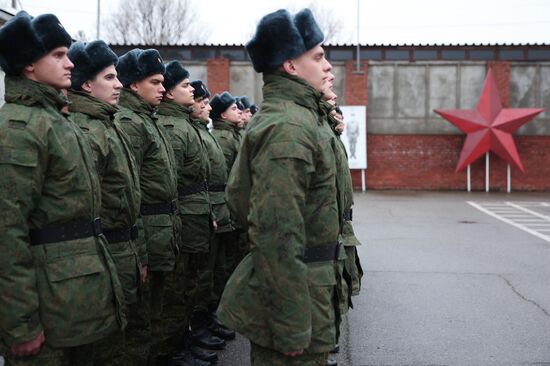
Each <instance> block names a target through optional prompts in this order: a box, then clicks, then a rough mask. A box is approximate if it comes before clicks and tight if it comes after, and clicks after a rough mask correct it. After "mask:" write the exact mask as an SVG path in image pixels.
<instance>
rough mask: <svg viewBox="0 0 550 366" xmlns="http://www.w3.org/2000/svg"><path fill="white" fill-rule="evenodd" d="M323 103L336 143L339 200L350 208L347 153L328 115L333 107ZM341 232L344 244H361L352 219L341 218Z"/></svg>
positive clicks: (335, 122)
mask: <svg viewBox="0 0 550 366" xmlns="http://www.w3.org/2000/svg"><path fill="white" fill-rule="evenodd" d="M322 103H323V110H324V112H325V114H326V118H327V121H328V123H329V125H330V127H331V129H332V131H333V133H334V135H335V136H336V143H335V153H336V161H337V164H336V166H337V169H338V179H339V181H340V184H339V186H340V187H341V192H342V193H341V200H342V205H343V209H344V210H351V208H352V207H353V183H352V180H351V172H350V170H349V164H348V154H347V153H346V147H345V146H344V143H343V142H342V140H341V138H340V133H338V132H336V130H335V129H334V128H335V127H336V126H337V125H338V123H339V122H338V121H337V120H336V119H334V117H332V116H331V115H330V111H332V109H334V107H333V106H332V105H330V104H328V103H326V102H324V101H323V102H322ZM341 231H342V233H341V240H342V243H343V244H344V245H345V246H355V245H361V242H359V240H358V239H357V237H356V236H355V232H354V231H353V225H352V221H351V220H349V219H347V218H343V222H342V230H341Z"/></svg>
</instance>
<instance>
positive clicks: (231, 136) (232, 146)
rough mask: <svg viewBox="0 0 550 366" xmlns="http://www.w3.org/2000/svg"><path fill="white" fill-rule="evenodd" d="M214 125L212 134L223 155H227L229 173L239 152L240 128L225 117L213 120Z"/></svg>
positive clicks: (226, 161) (226, 162)
mask: <svg viewBox="0 0 550 366" xmlns="http://www.w3.org/2000/svg"><path fill="white" fill-rule="evenodd" d="M212 125H213V126H214V129H213V130H212V135H213V136H214V137H215V138H216V140H217V141H218V143H219V144H220V147H221V148H222V151H223V155H224V156H225V165H226V167H227V174H228V175H229V173H230V172H231V168H232V167H233V164H234V163H235V159H237V155H238V153H239V145H240V143H241V137H240V135H239V128H238V127H237V125H236V124H234V123H231V122H229V121H226V120H223V119H217V120H214V121H212Z"/></svg>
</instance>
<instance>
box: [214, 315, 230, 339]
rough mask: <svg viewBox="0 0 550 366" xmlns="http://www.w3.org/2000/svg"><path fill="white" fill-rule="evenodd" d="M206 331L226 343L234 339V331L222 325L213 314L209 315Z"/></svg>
mask: <svg viewBox="0 0 550 366" xmlns="http://www.w3.org/2000/svg"><path fill="white" fill-rule="evenodd" d="M208 330H209V331H210V332H212V334H214V335H216V336H218V337H220V338H223V339H225V340H226V341H230V340H232V339H235V331H234V330H231V329H229V328H228V327H226V326H225V325H223V324H222V323H221V322H220V320H219V319H218V318H217V317H216V314H214V313H211V314H210V323H209V324H208Z"/></svg>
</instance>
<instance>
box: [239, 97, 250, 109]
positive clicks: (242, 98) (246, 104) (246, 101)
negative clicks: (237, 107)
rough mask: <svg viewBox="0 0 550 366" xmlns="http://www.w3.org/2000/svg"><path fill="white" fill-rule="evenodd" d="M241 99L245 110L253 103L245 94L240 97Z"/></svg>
mask: <svg viewBox="0 0 550 366" xmlns="http://www.w3.org/2000/svg"><path fill="white" fill-rule="evenodd" d="M239 100H240V101H241V103H242V105H243V107H244V108H243V110H245V109H248V108H250V106H251V105H252V103H250V101H249V100H248V98H247V97H244V96H243V97H240V98H239Z"/></svg>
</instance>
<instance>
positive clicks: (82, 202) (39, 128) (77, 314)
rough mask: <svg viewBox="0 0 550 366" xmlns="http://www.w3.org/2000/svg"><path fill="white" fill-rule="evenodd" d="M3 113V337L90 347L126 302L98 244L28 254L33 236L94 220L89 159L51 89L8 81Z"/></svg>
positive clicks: (118, 318) (69, 244)
mask: <svg viewBox="0 0 550 366" xmlns="http://www.w3.org/2000/svg"><path fill="white" fill-rule="evenodd" d="M5 82H6V95H5V99H6V104H4V106H2V108H1V109H0V168H1V171H2V174H0V211H1V212H2V217H1V219H0V250H1V252H2V256H0V293H2V294H3V296H1V297H0V337H1V338H2V340H3V342H4V343H6V345H7V346H10V345H12V344H18V343H23V342H27V341H30V340H32V339H34V338H35V337H36V336H37V335H38V334H39V333H40V332H41V331H44V334H45V337H46V345H47V346H49V347H56V348H66V347H75V346H80V345H84V344H90V343H93V342H95V341H97V340H99V339H102V338H104V337H106V336H107V335H108V334H111V333H113V332H115V331H117V330H120V329H121V328H123V327H124V326H125V323H126V321H125V318H124V313H123V310H124V294H123V291H122V286H121V284H120V282H119V279H118V276H117V274H116V269H115V265H114V261H113V259H112V256H111V254H110V253H109V251H108V250H107V248H106V245H107V243H106V241H105V240H104V238H103V237H102V236H99V237H94V236H89V237H85V238H80V239H75V240H67V241H62V242H55V243H48V244H41V245H30V242H29V232H30V230H33V229H42V228H46V227H58V226H60V225H67V224H69V223H74V222H83V223H91V222H92V220H93V219H94V218H96V217H99V212H100V199H101V190H100V186H99V179H98V177H97V175H96V174H94V173H93V172H94V162H93V153H92V151H91V148H90V146H89V144H88V143H87V140H86V138H85V136H84V135H83V133H82V131H81V130H80V129H79V128H78V126H77V125H76V124H75V123H74V122H72V121H71V120H70V119H68V117H67V115H66V114H63V113H62V112H60V110H61V109H62V108H63V107H65V106H66V105H67V100H66V98H65V97H64V96H63V95H62V94H60V93H59V92H58V91H57V90H55V89H54V88H51V87H49V86H46V85H44V84H40V83H37V82H34V81H31V80H28V79H25V78H20V77H10V76H6V79H5Z"/></svg>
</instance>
